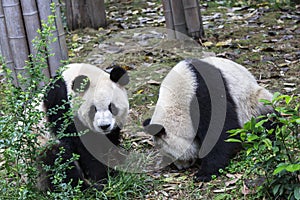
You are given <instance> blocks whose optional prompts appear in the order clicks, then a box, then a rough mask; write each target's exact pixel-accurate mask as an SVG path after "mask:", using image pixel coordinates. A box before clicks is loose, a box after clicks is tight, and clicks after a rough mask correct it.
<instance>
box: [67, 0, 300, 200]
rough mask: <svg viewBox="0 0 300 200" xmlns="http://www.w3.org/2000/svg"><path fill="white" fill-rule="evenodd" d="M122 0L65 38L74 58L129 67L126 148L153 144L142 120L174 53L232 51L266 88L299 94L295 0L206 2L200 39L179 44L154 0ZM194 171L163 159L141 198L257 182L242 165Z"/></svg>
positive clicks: (247, 190)
mask: <svg viewBox="0 0 300 200" xmlns="http://www.w3.org/2000/svg"><path fill="white" fill-rule="evenodd" d="M124 2H127V1H124ZM124 2H123V3H122V2H121V3H118V4H116V3H115V1H112V0H109V1H108V3H107V8H106V11H107V18H108V22H109V25H108V27H107V28H105V29H104V28H100V29H99V30H91V29H84V30H83V31H74V32H72V33H71V34H70V36H69V39H68V44H69V47H70V49H72V51H71V52H70V54H71V56H70V57H71V60H72V62H80V61H81V62H88V63H92V64H95V65H97V66H99V67H101V68H103V69H106V68H109V67H110V66H111V65H113V64H118V65H120V66H122V67H123V68H126V69H127V70H128V71H129V74H130V78H131V82H130V85H129V86H128V88H127V89H128V93H129V94H128V96H129V98H130V99H129V100H130V105H131V108H130V116H129V120H128V123H127V126H126V127H125V130H124V131H123V141H124V142H125V143H128V144H130V145H129V146H130V147H129V149H130V150H134V151H140V152H150V151H151V149H152V148H153V146H154V144H153V141H152V140H151V137H149V136H148V135H147V134H145V133H144V131H143V127H142V125H141V124H142V122H143V120H145V119H146V118H148V117H150V116H151V114H152V112H153V110H154V106H155V103H156V100H157V98H158V89H159V85H160V83H161V81H162V79H163V78H164V76H165V75H166V74H167V72H168V71H169V70H170V69H171V67H172V66H173V65H174V64H176V63H177V62H178V61H179V60H181V59H183V58H186V57H188V56H189V55H194V53H195V52H197V53H198V54H197V55H199V57H203V56H207V55H217V56H220V57H225V58H228V59H232V60H234V61H236V62H238V63H240V64H242V65H244V66H246V67H247V68H248V69H249V70H250V71H251V72H252V73H253V74H254V75H255V77H256V78H257V79H258V82H259V84H261V85H263V86H264V87H267V88H268V89H270V90H271V91H280V92H282V93H286V94H296V95H299V84H300V81H299V77H300V72H299V69H300V36H299V35H300V25H299V22H300V20H299V19H300V12H299V9H300V7H299V6H296V8H291V7H284V8H280V7H279V8H277V9H275V8H274V7H273V6H271V5H270V4H268V3H265V4H260V5H258V4H257V5H256V6H253V5H251V6H249V5H236V6H234V7H226V6H225V5H224V4H223V3H222V2H221V1H217V3H218V4H219V6H217V7H215V6H210V4H208V3H206V2H205V3H203V4H202V5H201V11H202V18H203V24H204V29H205V33H206V38H204V39H202V40H200V41H198V43H199V44H201V45H202V47H201V48H199V45H195V46H193V45H191V46H192V48H190V47H184V48H182V44H180V43H176V44H174V43H173V42H172V44H169V43H168V42H162V40H164V39H165V38H166V32H164V30H162V29H163V27H164V23H165V19H164V16H163V8H162V5H161V4H160V3H159V2H157V1H128V3H124ZM208 2H209V1H208ZM149 27H151V29H150V31H149ZM143 28H145V30H141V29H143ZM160 28H162V29H160ZM137 29H139V30H138V31H137ZM70 45H72V46H70ZM168 45H169V46H168ZM166 47H170V48H167V49H172V50H166ZM203 52H204V53H203ZM212 52H213V53H212ZM196 171H197V168H195V167H194V168H191V169H188V170H187V172H186V171H180V170H176V169H174V168H172V167H167V168H165V169H163V170H157V171H153V172H151V173H149V176H150V177H152V178H153V179H156V180H159V181H162V183H160V184H158V185H156V184H153V186H152V187H153V188H152V192H151V193H149V194H146V195H145V197H144V198H146V199H199V198H200V199H202V198H203V199H209V198H214V197H216V196H217V195H218V194H231V191H232V190H237V191H240V192H241V194H242V196H243V195H251V194H253V193H255V188H256V187H257V186H259V185H260V183H255V184H249V180H247V179H246V178H245V177H243V174H241V173H236V174H229V173H227V174H226V176H224V175H223V176H222V177H219V178H217V179H216V180H213V181H211V182H210V183H194V182H193V174H194V173H196ZM236 193H237V194H238V192H236ZM240 197H241V196H240Z"/></svg>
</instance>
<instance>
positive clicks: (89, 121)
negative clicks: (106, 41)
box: [63, 64, 129, 134]
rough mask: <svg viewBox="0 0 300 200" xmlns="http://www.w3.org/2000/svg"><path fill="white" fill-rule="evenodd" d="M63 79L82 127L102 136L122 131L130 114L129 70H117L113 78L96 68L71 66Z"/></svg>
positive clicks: (118, 68) (115, 69)
mask: <svg viewBox="0 0 300 200" xmlns="http://www.w3.org/2000/svg"><path fill="white" fill-rule="evenodd" d="M63 78H64V80H65V82H66V85H67V91H68V94H69V95H70V96H71V107H72V108H73V112H74V115H75V118H78V120H79V121H80V122H81V123H80V124H81V125H83V126H84V127H86V128H89V129H90V130H91V131H93V132H95V133H102V134H108V133H110V132H111V131H112V130H113V129H115V128H117V127H118V128H122V126H123V124H124V123H125V120H126V117H127V115H128V110H129V103H128V98H127V93H126V90H125V88H124V86H125V85H126V84H128V82H129V78H128V74H127V72H126V70H124V69H123V68H121V67H114V68H113V69H112V70H111V72H110V74H109V73H107V72H105V71H103V70H101V69H99V68H97V67H96V66H93V65H88V64H70V65H68V66H67V69H66V70H65V71H64V72H63ZM76 97H79V98H76ZM76 99H77V100H78V99H79V103H78V101H76ZM76 125H77V124H76ZM77 128H78V127H77Z"/></svg>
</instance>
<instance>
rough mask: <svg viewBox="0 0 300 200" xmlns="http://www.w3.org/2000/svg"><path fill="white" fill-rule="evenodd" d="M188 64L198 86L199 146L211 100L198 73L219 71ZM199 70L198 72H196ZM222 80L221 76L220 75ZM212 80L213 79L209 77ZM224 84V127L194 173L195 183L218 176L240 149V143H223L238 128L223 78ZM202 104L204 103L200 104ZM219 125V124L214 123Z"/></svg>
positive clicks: (208, 122)
mask: <svg viewBox="0 0 300 200" xmlns="http://www.w3.org/2000/svg"><path fill="white" fill-rule="evenodd" d="M192 63H193V64H190V69H191V70H192V71H193V73H194V74H195V75H196V77H197V82H198V86H197V89H196V98H197V100H198V102H199V110H200V120H199V128H198V130H197V136H196V138H195V139H196V140H198V142H199V144H202V141H203V140H204V138H205V136H206V133H207V130H208V126H209V124H210V119H211V99H210V94H209V91H208V88H207V85H206V83H205V81H204V79H203V78H202V76H201V74H200V73H199V71H200V70H202V69H201V68H204V67H209V68H210V70H212V69H213V70H214V73H213V74H216V73H221V72H220V70H218V69H217V68H215V67H214V66H212V65H209V64H207V63H201V62H200V61H197V62H192ZM198 70H199V71H198ZM221 77H222V78H223V76H222V75H221ZM211 78H213V77H211ZM223 81H224V84H225V91H226V103H227V105H226V106H227V107H226V118H225V123H224V127H223V130H222V133H221V136H220V138H219V140H218V142H217V144H216V145H215V146H214V148H213V149H212V151H211V152H210V153H209V154H208V155H207V156H205V157H204V158H202V159H201V167H200V169H199V170H198V172H197V173H196V177H195V179H196V180H197V181H210V180H211V175H218V174H219V169H220V168H224V167H225V166H227V165H228V163H229V160H230V158H232V157H233V156H234V155H235V154H236V153H237V152H238V151H239V150H240V149H241V145H240V143H228V142H225V141H224V140H226V139H227V138H228V133H227V131H228V130H231V129H236V128H239V127H240V126H239V121H238V115H237V112H236V105H235V103H234V101H233V99H232V98H231V95H230V91H229V90H228V87H227V83H226V80H225V79H224V78H223ZM201 102H204V103H201ZM214 123H219V122H214Z"/></svg>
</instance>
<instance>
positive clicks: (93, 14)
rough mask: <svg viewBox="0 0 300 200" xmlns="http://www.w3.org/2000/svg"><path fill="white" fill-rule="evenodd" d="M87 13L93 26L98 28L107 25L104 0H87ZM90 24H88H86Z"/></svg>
mask: <svg viewBox="0 0 300 200" xmlns="http://www.w3.org/2000/svg"><path fill="white" fill-rule="evenodd" d="M86 4H87V13H88V16H89V21H90V22H91V27H92V28H94V29H98V28H99V27H105V26H106V14H105V5H104V0H87V2H86ZM86 26H88V24H86Z"/></svg>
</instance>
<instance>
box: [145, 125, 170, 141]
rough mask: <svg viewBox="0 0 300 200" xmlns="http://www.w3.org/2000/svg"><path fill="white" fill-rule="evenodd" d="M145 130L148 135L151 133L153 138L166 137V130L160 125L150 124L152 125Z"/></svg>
mask: <svg viewBox="0 0 300 200" xmlns="http://www.w3.org/2000/svg"><path fill="white" fill-rule="evenodd" d="M144 123H145V122H144ZM143 125H144V124H143ZM144 128H145V131H146V133H149V134H150V135H153V136H156V137H161V136H163V135H166V130H165V128H164V127H163V126H162V125H160V124H150V125H147V126H146V127H144Z"/></svg>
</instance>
